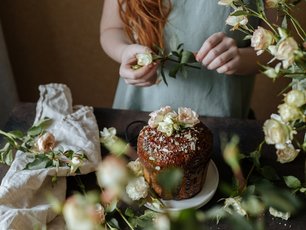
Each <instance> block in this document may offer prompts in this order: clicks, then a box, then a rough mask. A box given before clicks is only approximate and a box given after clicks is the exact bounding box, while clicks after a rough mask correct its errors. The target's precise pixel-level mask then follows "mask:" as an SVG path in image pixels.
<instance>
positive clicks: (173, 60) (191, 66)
mask: <svg viewBox="0 0 306 230" xmlns="http://www.w3.org/2000/svg"><path fill="white" fill-rule="evenodd" d="M167 60H169V61H172V62H175V63H180V62H179V61H178V60H175V59H173V58H170V57H168V58H167ZM184 66H188V67H190V68H194V69H201V67H200V66H195V65H190V64H187V63H185V64H184Z"/></svg>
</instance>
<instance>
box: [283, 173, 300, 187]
mask: <svg viewBox="0 0 306 230" xmlns="http://www.w3.org/2000/svg"><path fill="white" fill-rule="evenodd" d="M284 181H285V183H286V185H287V186H288V187H289V188H292V189H298V188H300V187H302V184H301V181H300V180H299V179H298V178H296V177H294V176H284Z"/></svg>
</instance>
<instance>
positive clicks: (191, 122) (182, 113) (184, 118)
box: [177, 107, 200, 127]
mask: <svg viewBox="0 0 306 230" xmlns="http://www.w3.org/2000/svg"><path fill="white" fill-rule="evenodd" d="M177 120H178V122H180V123H181V124H183V125H184V126H185V127H193V126H195V125H196V124H198V123H199V122H200V120H199V115H198V114H197V113H196V112H195V111H193V110H191V109H190V108H184V107H180V108H178V119H177Z"/></svg>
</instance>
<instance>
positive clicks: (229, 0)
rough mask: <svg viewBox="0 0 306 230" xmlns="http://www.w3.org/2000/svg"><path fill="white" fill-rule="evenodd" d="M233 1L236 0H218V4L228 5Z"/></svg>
mask: <svg viewBox="0 0 306 230" xmlns="http://www.w3.org/2000/svg"><path fill="white" fill-rule="evenodd" d="M235 1H236V0H220V1H219V2H218V4H219V5H221V6H230V5H231V4H232V3H233V2H235Z"/></svg>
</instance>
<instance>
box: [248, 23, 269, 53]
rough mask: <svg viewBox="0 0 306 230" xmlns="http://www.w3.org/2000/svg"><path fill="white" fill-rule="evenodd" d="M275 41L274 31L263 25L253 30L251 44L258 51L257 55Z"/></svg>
mask: <svg viewBox="0 0 306 230" xmlns="http://www.w3.org/2000/svg"><path fill="white" fill-rule="evenodd" d="M273 42H274V37H273V33H272V32H271V31H269V30H266V29H264V28H263V27H261V26H258V28H257V29H256V30H255V31H254V32H253V36H252V39H251V46H252V47H254V50H256V51H257V53H256V54H257V55H260V54H262V53H263V52H264V50H265V49H267V48H268V47H269V46H270V45H272V44H273Z"/></svg>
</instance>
